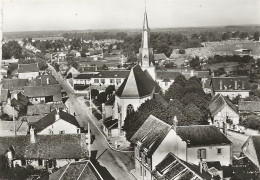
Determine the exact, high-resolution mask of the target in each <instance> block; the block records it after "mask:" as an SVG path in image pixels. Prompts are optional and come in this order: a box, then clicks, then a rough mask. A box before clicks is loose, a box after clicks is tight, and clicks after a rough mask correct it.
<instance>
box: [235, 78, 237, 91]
mask: <svg viewBox="0 0 260 180" xmlns="http://www.w3.org/2000/svg"><path fill="white" fill-rule="evenodd" d="M235 89H237V80H235Z"/></svg>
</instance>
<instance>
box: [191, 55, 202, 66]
mask: <svg viewBox="0 0 260 180" xmlns="http://www.w3.org/2000/svg"><path fill="white" fill-rule="evenodd" d="M199 65H200V59H199V57H197V56H196V57H195V58H192V59H191V61H190V67H192V68H196V67H197V66H199Z"/></svg>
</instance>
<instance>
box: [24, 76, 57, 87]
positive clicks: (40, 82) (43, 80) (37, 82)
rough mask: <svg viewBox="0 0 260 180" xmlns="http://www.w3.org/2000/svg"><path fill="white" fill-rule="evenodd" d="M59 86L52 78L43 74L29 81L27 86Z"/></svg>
mask: <svg viewBox="0 0 260 180" xmlns="http://www.w3.org/2000/svg"><path fill="white" fill-rule="evenodd" d="M56 84H59V83H58V81H57V80H56V79H55V77H54V76H52V75H49V74H44V75H40V76H37V77H36V78H35V79H32V80H30V81H29V83H28V86H45V85H56Z"/></svg>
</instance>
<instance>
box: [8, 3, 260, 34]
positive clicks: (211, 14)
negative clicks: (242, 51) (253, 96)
mask: <svg viewBox="0 0 260 180" xmlns="http://www.w3.org/2000/svg"><path fill="white" fill-rule="evenodd" d="M145 4H146V9H147V13H148V21H149V26H150V28H174V27H200V26H223V25H224V26H225V25H244V24H260V0H146V3H145V1H144V0H3V31H4V32H11V31H41V30H88V29H122V28H133V29H135V28H138V29H139V28H141V27H142V22H143V14H144V9H145Z"/></svg>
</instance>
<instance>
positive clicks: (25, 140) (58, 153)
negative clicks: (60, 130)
mask: <svg viewBox="0 0 260 180" xmlns="http://www.w3.org/2000/svg"><path fill="white" fill-rule="evenodd" d="M85 138H86V137H85V134H58V135H35V134H34V130H33V129H30V134H29V135H20V136H4V137H0V155H2V156H5V157H7V162H8V166H9V167H15V166H16V165H20V166H27V165H31V166H33V167H35V168H37V169H48V170H51V169H53V168H55V167H57V168H59V167H63V166H64V165H66V164H68V163H70V162H75V161H78V160H79V159H82V158H86V157H87V155H88V154H87V145H86V143H85V142H86V139H85ZM72 147H73V148H72Z"/></svg>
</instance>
